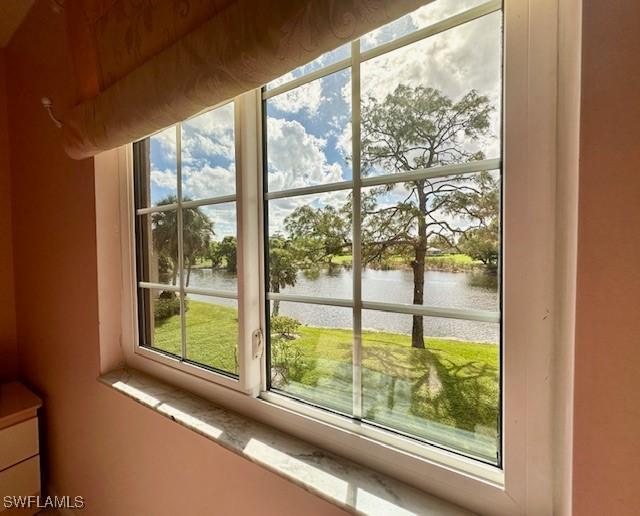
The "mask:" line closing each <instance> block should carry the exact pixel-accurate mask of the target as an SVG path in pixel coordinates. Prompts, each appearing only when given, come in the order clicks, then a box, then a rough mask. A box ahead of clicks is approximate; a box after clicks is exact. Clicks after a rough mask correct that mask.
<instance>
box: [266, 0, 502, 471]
mask: <svg viewBox="0 0 640 516" xmlns="http://www.w3.org/2000/svg"><path fill="white" fill-rule="evenodd" d="M462 4H464V3H461V2H447V1H444V2H434V3H433V4H429V5H427V6H425V7H423V8H422V9H419V10H418V11H416V12H414V13H412V14H410V15H408V16H406V17H404V18H402V19H400V20H398V21H396V22H394V23H392V24H391V25H389V26H387V27H383V28H381V29H379V30H377V31H374V32H373V33H371V34H368V35H367V36H365V37H363V38H362V39H361V40H360V41H356V42H354V43H353V44H352V45H351V47H350V48H349V49H341V54H342V55H343V56H344V59H343V60H342V61H340V62H338V64H337V65H336V64H335V62H334V60H333V59H332V57H333V56H332V55H329V56H328V61H327V63H328V64H329V66H326V65H324V63H323V65H324V68H318V65H317V62H318V61H316V62H314V63H312V64H311V65H310V66H308V67H303V69H301V70H300V69H299V70H298V71H296V73H295V74H294V75H293V76H290V75H289V76H287V77H285V78H284V79H282V78H281V79H278V80H276V81H274V84H275V86H274V87H271V85H268V86H267V88H265V90H264V94H263V97H264V99H265V109H264V110H263V116H264V118H265V120H264V127H265V149H266V151H265V179H264V183H265V185H266V190H267V191H266V194H265V202H264V208H265V220H266V221H267V222H266V225H265V227H266V228H267V231H268V235H267V245H268V256H267V259H266V265H267V268H266V272H265V276H266V278H267V279H266V284H267V288H266V290H267V300H268V303H269V314H268V316H269V320H270V329H269V331H268V332H267V336H268V342H269V346H268V350H269V364H270V374H269V375H268V377H267V379H268V381H269V386H270V388H271V389H272V390H274V391H276V392H278V393H282V394H286V395H288V396H290V397H291V398H294V399H297V400H300V401H304V402H306V403H309V404H313V405H315V406H318V407H322V408H325V409H327V410H331V411H335V412H337V413H340V414H343V415H345V416H347V417H351V418H354V419H356V420H359V421H362V422H365V423H367V424H371V425H375V426H377V427H380V428H385V429H388V430H391V431H393V432H397V433H400V434H403V435H406V436H410V437H413V438H416V439H420V440H424V441H427V442H430V443H432V444H435V445H438V446H442V447H445V448H447V449H450V450H453V451H456V452H459V453H462V454H464V455H467V456H470V457H474V458H477V459H479V460H482V461H486V462H488V463H491V464H493V465H500V450H501V443H500V437H501V436H500V434H501V432H500V345H501V338H500V297H501V296H500V270H499V269H500V267H499V264H500V185H501V142H500V133H501V111H502V110H501V89H502V88H501V85H502V80H501V62H502V59H501V50H502V48H501V41H502V28H501V23H502V21H501V13H500V12H494V13H492V14H486V13H482V14H483V15H482V16H480V15H477V14H475V11H471V12H469V11H467V14H463V18H462V19H458V20H457V21H456V23H455V25H454V24H453V23H452V27H450V28H447V30H444V31H442V32H440V33H439V34H436V35H433V34H431V31H430V30H429V29H428V28H427V29H426V30H425V29H424V28H423V26H424V25H425V24H427V27H428V21H425V20H430V19H431V20H433V17H434V16H435V17H436V18H437V12H447V11H450V10H455V9H454V8H455V7H456V6H457V7H459V8H460V9H461V10H463V11H464V9H462V7H463V5H462ZM436 9H437V10H438V11H436ZM461 20H464V22H463V23H459V22H460V21H461ZM458 23H459V24H458ZM421 29H422V30H421ZM319 61H322V58H321V59H320V60H319ZM332 63H333V64H332ZM336 68H339V69H337V70H336ZM323 70H324V71H325V74H322V71H323ZM321 74H322V75H321ZM305 77H307V78H308V80H307V81H306V82H304V79H305ZM293 78H295V81H294V82H291V80H292V79H293Z"/></svg>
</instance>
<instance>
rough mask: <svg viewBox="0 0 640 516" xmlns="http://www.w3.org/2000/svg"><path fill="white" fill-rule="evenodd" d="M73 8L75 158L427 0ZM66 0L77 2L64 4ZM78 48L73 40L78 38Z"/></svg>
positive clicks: (237, 0) (119, 3) (70, 119)
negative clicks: (76, 82)
mask: <svg viewBox="0 0 640 516" xmlns="http://www.w3.org/2000/svg"><path fill="white" fill-rule="evenodd" d="M87 2H90V0H85V4H84V5H85V8H84V10H79V9H78V7H77V6H78V5H80V4H79V3H78V4H75V5H76V7H75V8H73V7H72V8H71V9H70V12H69V13H68V16H69V21H70V23H69V31H70V39H71V41H72V44H73V41H74V40H75V41H76V42H83V41H84V42H85V43H86V45H83V46H81V47H76V48H77V50H76V51H75V54H76V56H75V57H76V67H77V68H79V69H80V73H79V76H80V90H81V95H82V96H83V97H84V98H85V99H86V100H84V101H82V102H81V103H80V104H79V105H77V106H76V107H75V108H73V109H72V110H71V111H70V112H68V113H67V114H66V115H65V116H64V117H63V123H64V126H63V132H64V139H65V148H66V150H67V153H68V154H69V155H70V156H71V157H73V158H76V159H81V158H86V157H89V156H93V155H95V154H97V153H99V152H102V151H105V150H108V149H112V148H115V147H118V146H120V145H124V144H126V143H128V142H131V141H133V140H136V139H139V138H142V137H144V136H146V135H148V134H150V133H153V132H155V131H157V130H159V129H162V128H163V127H166V126H168V125H171V124H173V123H175V122H177V121H179V120H182V119H184V118H187V117H189V116H191V115H193V114H195V113H197V112H199V111H201V110H203V109H204V108H206V107H208V106H211V105H214V104H217V103H219V102H221V101H224V100H226V99H230V98H232V97H234V96H236V95H239V94H241V93H243V92H245V91H248V90H250V89H252V88H256V87H259V86H261V85H263V84H265V83H266V82H268V81H270V80H272V79H274V78H276V77H278V76H280V75H282V74H284V73H286V72H288V71H289V70H291V69H293V68H296V67H297V66H300V65H302V64H304V63H306V62H308V61H311V60H313V59H315V58H316V57H318V56H319V55H321V54H323V53H324V52H327V51H329V50H332V49H334V48H337V47H338V46H340V45H342V44H344V43H346V42H348V41H351V40H352V39H355V38H357V37H359V36H360V35H362V34H364V33H366V32H368V31H370V30H372V29H374V28H376V27H378V26H380V25H383V24H385V23H388V22H390V21H392V20H394V19H396V18H399V17H400V16H402V15H403V14H406V13H407V12H409V11H411V10H413V9H416V8H417V7H419V6H420V5H422V4H424V3H427V2H425V0H272V1H266V0H265V1H255V0H215V1H211V0H210V1H205V0H172V1H169V0H163V1H160V2H159V1H153V0H148V1H147V2H140V1H136V2H133V1H132V0H111V1H109V0H93V4H92V5H93V10H90V9H87V8H86V5H87ZM67 5H69V6H71V5H74V3H73V2H67ZM74 46H75V45H74Z"/></svg>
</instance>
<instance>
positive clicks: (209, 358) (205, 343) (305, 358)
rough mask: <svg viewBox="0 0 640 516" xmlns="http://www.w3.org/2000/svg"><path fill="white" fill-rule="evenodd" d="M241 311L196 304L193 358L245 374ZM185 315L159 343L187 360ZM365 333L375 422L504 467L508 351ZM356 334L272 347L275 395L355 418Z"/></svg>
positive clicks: (169, 324)
mask: <svg viewBox="0 0 640 516" xmlns="http://www.w3.org/2000/svg"><path fill="white" fill-rule="evenodd" d="M237 330H238V323H237V312H236V310H235V309H233V308H231V307H226V306H219V305H212V304H207V303H202V302H198V301H193V300H190V301H189V302H188V311H187V352H188V358H189V359H191V360H194V361H196V362H200V363H203V364H206V365H208V366H210V367H215V368H218V369H223V370H225V371H228V372H232V373H237V362H236V338H237ZM179 332H180V323H179V317H178V316H173V317H170V318H169V319H167V320H165V321H163V322H160V323H156V330H155V345H156V347H158V348H161V349H164V350H166V351H169V352H172V353H176V354H178V353H179V348H180V345H179V342H180V334H179ZM424 340H425V347H426V349H424V350H422V349H415V348H412V347H411V337H410V336H409V335H400V334H394V333H386V332H377V331H364V332H363V335H362V355H363V362H362V365H363V369H362V384H363V412H364V415H365V417H366V418H367V419H369V420H371V421H374V422H377V423H379V424H382V425H385V426H389V427H392V428H395V429H398V430H402V431H406V432H409V433H412V434H415V435H420V436H423V437H425V438H428V439H435V440H437V441H438V442H441V443H443V444H445V445H449V446H452V447H455V448H458V449H460V448H465V449H467V451H468V452H469V453H472V454H474V455H477V456H480V457H483V458H487V459H491V460H493V459H495V450H496V446H497V444H496V436H497V432H496V429H497V425H498V410H497V407H498V399H499V398H498V371H499V348H498V347H497V346H495V345H492V344H483V343H474V342H463V341H458V340H451V339H439V338H429V337H426V338H425V339H424ZM351 349H352V332H351V331H350V330H346V329H334V328H317V327H309V326H300V328H299V329H298V331H297V336H296V338H294V339H286V338H283V337H279V336H274V337H273V339H272V358H271V363H272V383H273V385H274V387H276V388H278V389H280V390H282V391H285V392H288V393H289V394H292V395H294V396H298V397H300V398H303V399H305V400H307V401H310V402H313V403H318V404H320V405H323V406H327V407H329V408H332V409H335V410H338V411H343V412H349V411H350V410H351V403H352V401H351V399H352V393H351V385H352V382H351V378H352V365H351V363H352V361H351Z"/></svg>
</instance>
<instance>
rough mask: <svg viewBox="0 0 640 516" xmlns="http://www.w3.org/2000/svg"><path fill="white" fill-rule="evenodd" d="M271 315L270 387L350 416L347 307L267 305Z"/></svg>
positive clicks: (350, 335) (349, 319)
mask: <svg viewBox="0 0 640 516" xmlns="http://www.w3.org/2000/svg"><path fill="white" fill-rule="evenodd" d="M270 311H271V324H270V331H271V340H270V352H271V362H270V363H271V385H272V387H273V388H275V389H277V390H280V391H283V392H285V393H287V394H289V395H291V396H294V397H296V398H299V399H302V400H304V401H307V402H309V403H313V404H315V405H319V406H321V407H325V408H329V409H332V410H336V411H338V412H342V413H345V414H351V413H352V408H353V398H352V392H353V390H352V377H353V373H352V368H353V365H352V364H353V362H352V346H353V332H352V329H351V328H352V311H351V309H350V308H341V307H334V306H320V305H310V304H303V303H289V302H284V301H283V302H278V301H271V302H270Z"/></svg>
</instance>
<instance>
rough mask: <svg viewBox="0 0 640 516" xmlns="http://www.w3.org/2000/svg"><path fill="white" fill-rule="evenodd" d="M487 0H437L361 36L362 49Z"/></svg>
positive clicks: (410, 31) (385, 41) (372, 46)
mask: <svg viewBox="0 0 640 516" xmlns="http://www.w3.org/2000/svg"><path fill="white" fill-rule="evenodd" d="M484 2H485V0H437V1H434V2H430V3H428V4H427V5H425V6H423V7H421V8H420V9H418V10H416V11H413V12H412V13H409V14H407V15H405V16H403V17H402V18H399V19H397V20H395V21H394V22H391V23H389V24H387V25H385V26H383V27H380V28H379V29H376V30H374V31H372V32H369V33H368V34H366V35H365V36H363V37H362V38H361V43H360V45H361V48H362V50H363V51H364V50H369V49H371V48H375V47H377V46H378V45H381V44H382V43H387V42H389V41H393V40H395V39H398V38H400V37H402V36H406V35H407V34H411V33H412V32H415V31H417V30H420V29H423V28H425V27H428V26H430V25H433V24H434V23H437V22H439V21H441V20H444V19H445V18H448V17H450V16H453V15H456V14H459V13H461V12H463V11H466V10H467V9H471V8H472V7H476V6H478V5H480V4H483V3H484Z"/></svg>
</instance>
